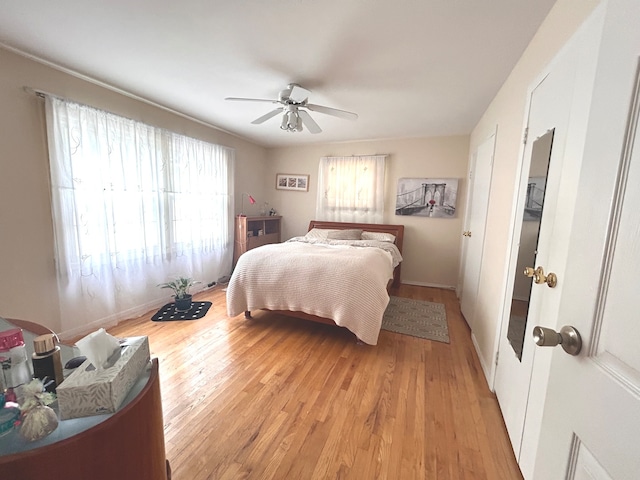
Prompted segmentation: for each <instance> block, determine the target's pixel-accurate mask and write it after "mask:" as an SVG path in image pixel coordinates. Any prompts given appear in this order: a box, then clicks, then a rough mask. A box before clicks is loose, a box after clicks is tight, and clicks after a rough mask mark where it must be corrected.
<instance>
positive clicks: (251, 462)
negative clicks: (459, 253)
mask: <svg viewBox="0 0 640 480" xmlns="http://www.w3.org/2000/svg"><path fill="white" fill-rule="evenodd" d="M394 294H395V295H398V296H404V297H410V298H415V299H421V300H428V301H434V302H440V303H444V304H445V305H446V311H447V318H448V323H449V330H450V331H449V335H450V338H451V343H450V344H444V343H439V342H433V341H428V340H423V339H418V338H414V337H409V336H406V335H400V334H396V333H391V332H386V331H382V332H381V334H380V339H379V342H378V345H377V346H376V347H371V346H366V345H358V344H357V343H356V341H355V337H354V336H353V335H352V334H351V333H349V332H348V331H346V330H344V329H341V328H338V327H335V326H334V327H331V326H328V325H321V324H316V323H312V322H305V321H302V320H296V319H292V318H288V317H284V316H279V315H276V314H273V313H270V312H256V313H255V315H254V316H255V320H252V321H248V320H245V319H244V318H243V316H239V317H236V318H229V317H227V315H226V306H225V297H224V295H225V293H224V291H222V290H221V289H214V290H210V291H208V292H205V293H202V294H199V295H198V296H197V297H196V300H200V301H203V300H207V301H212V302H213V306H212V307H211V309H210V310H209V312H208V313H207V315H206V317H205V318H203V319H200V320H195V321H182V322H181V321H177V322H164V323H156V322H151V321H150V318H151V315H152V314H153V313H154V312H150V313H149V314H148V315H145V316H143V317H141V318H139V319H135V320H129V321H126V322H123V323H121V324H120V325H118V326H117V327H115V328H112V329H110V332H111V333H112V334H114V335H118V336H132V335H148V336H149V341H150V345H151V355H152V356H155V357H158V358H159V360H160V379H161V385H162V398H163V408H164V419H165V441H166V449H167V458H168V459H169V460H170V461H171V465H172V468H173V479H174V480H199V479H216V480H222V479H244V478H247V479H249V478H250V479H277V480H280V479H291V480H307V479H363V480H369V479H372V480H373V479H389V480H410V479H428V480H432V479H438V480H440V479H473V480H481V479H489V480H498V479H500V480H502V479H506V480H509V479H521V478H522V476H521V475H520V472H519V470H518V467H517V464H516V461H515V458H514V455H513V452H512V450H511V447H510V444H509V440H508V437H507V433H506V430H505V427H504V423H503V420H502V417H501V416H500V411H499V407H498V404H497V401H496V398H495V396H494V395H493V394H492V393H491V392H490V391H489V389H488V387H487V384H486V381H485V379H484V376H483V374H482V371H481V368H480V364H479V361H478V358H477V356H476V353H475V350H474V348H473V345H472V343H471V339H470V333H469V329H468V327H467V325H466V323H465V321H464V319H463V318H462V316H461V314H460V309H459V305H458V301H457V299H456V297H455V293H454V292H453V291H449V290H440V289H432V288H426V287H413V286H407V285H403V286H401V287H400V289H399V290H397V291H395V292H394Z"/></svg>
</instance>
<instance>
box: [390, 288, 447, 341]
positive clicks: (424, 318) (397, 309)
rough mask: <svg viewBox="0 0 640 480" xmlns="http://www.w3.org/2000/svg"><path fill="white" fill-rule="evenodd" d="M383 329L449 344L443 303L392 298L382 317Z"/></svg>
mask: <svg viewBox="0 0 640 480" xmlns="http://www.w3.org/2000/svg"><path fill="white" fill-rule="evenodd" d="M382 329H383V330H388V331H390V332H395V333H402V334H404V335H411V336H413V337H419V338H426V339H428V340H435V341H437V342H444V343H449V328H448V327H447V315H446V312H445V308H444V305H443V304H442V303H434V302H426V301H423V300H412V299H410V298H402V297H391V299H390V301H389V305H387V309H386V310H385V312H384V316H383V317H382Z"/></svg>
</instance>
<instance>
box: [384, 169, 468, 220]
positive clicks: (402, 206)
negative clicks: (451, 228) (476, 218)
mask: <svg viewBox="0 0 640 480" xmlns="http://www.w3.org/2000/svg"><path fill="white" fill-rule="evenodd" d="M457 196H458V179H457V178H400V179H399V180H398V191H397V194H396V215H412V216H418V217H433V218H453V217H454V216H455V214H456V197H457Z"/></svg>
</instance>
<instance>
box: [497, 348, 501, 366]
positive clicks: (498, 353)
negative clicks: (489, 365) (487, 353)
mask: <svg viewBox="0 0 640 480" xmlns="http://www.w3.org/2000/svg"><path fill="white" fill-rule="evenodd" d="M498 357H500V350H498V351H497V352H496V367H497V366H498Z"/></svg>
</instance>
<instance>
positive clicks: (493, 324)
mask: <svg viewBox="0 0 640 480" xmlns="http://www.w3.org/2000/svg"><path fill="white" fill-rule="evenodd" d="M598 3H599V0H580V1H578V0H558V2H557V3H556V4H555V5H554V7H553V8H552V10H551V11H550V12H549V15H548V16H547V18H546V20H545V21H544V22H543V24H542V25H541V27H540V29H539V30H538V32H537V33H536V35H535V37H534V38H533V39H532V41H531V43H530V44H529V46H528V47H527V49H526V51H525V52H524V53H523V55H522V57H521V58H520V60H519V62H518V63H517V65H516V66H515V68H514V69H513V71H512V72H511V74H510V76H509V78H508V79H507V81H506V82H505V83H504V84H503V86H502V88H501V89H500V91H499V92H498V94H497V95H496V97H495V98H494V99H493V101H492V102H491V104H490V105H489V107H488V108H487V110H486V111H485V113H484V114H483V116H482V118H481V119H480V121H479V122H478V124H477V125H476V127H475V128H474V129H473V131H472V133H471V143H470V151H475V150H476V149H477V147H478V145H479V144H480V143H481V142H482V140H483V139H485V138H487V137H488V136H489V135H490V134H491V133H492V132H493V131H494V129H495V126H496V125H498V135H497V137H496V148H495V156H494V167H493V180H492V185H491V193H490V197H489V213H488V216H487V230H486V232H487V233H486V237H485V246H484V258H483V262H482V272H481V275H480V285H479V290H478V303H477V306H476V314H475V316H474V331H473V335H474V337H475V342H476V346H477V349H478V354H479V356H480V359H481V362H482V364H483V366H484V367H485V374H486V375H487V377H488V381H489V384H490V386H492V383H493V374H494V368H495V365H494V362H493V359H494V358H495V352H496V351H497V342H496V339H497V337H496V334H497V332H499V330H500V325H501V321H502V318H503V314H504V312H503V302H504V298H505V295H508V296H509V298H510V296H511V292H506V291H505V284H506V282H507V278H506V273H507V264H508V261H509V248H510V235H511V232H512V230H513V222H514V221H515V219H514V218H513V217H514V215H513V209H514V191H515V186H516V184H517V182H518V178H516V177H517V173H518V167H519V165H520V163H521V155H522V151H521V146H522V137H523V126H524V121H525V107H526V105H527V101H528V100H527V90H528V88H529V87H530V86H531V83H532V82H533V81H534V80H535V79H536V78H537V77H538V75H539V74H540V73H541V71H542V70H543V68H544V67H545V66H546V65H547V64H548V63H549V62H550V60H551V59H552V58H553V57H554V56H555V55H556V54H557V53H558V51H559V50H560V48H561V47H562V46H563V45H564V44H565V43H566V42H567V40H568V39H569V38H570V37H571V35H572V34H573V33H575V31H576V30H577V28H578V27H579V26H580V25H581V24H582V23H583V21H584V20H585V19H586V18H587V17H588V16H589V14H590V13H591V12H592V11H593V9H594V7H595V6H596V5H597V4H598ZM507 314H508V312H507Z"/></svg>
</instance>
